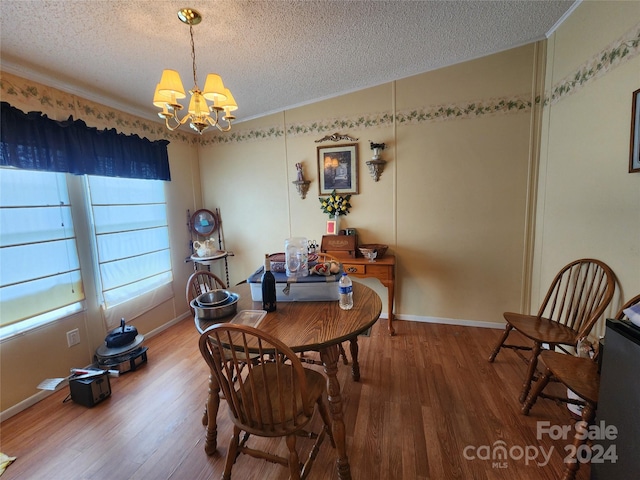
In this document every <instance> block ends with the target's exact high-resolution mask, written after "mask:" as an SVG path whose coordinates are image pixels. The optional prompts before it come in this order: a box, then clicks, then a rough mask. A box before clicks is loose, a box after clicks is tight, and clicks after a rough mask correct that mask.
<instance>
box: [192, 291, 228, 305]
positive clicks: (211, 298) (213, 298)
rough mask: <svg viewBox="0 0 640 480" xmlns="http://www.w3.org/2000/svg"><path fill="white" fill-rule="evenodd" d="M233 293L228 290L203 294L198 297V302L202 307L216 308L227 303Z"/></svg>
mask: <svg viewBox="0 0 640 480" xmlns="http://www.w3.org/2000/svg"><path fill="white" fill-rule="evenodd" d="M230 293H231V292H229V291H227V290H222V289H218V290H211V291H210V292H206V293H203V294H202V295H198V297H196V302H197V303H198V305H200V306H201V307H215V306H216V305H220V304H222V303H224V302H226V301H227V300H228V299H229V295H230Z"/></svg>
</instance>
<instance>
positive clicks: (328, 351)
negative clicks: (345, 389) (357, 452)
mask: <svg viewBox="0 0 640 480" xmlns="http://www.w3.org/2000/svg"><path fill="white" fill-rule="evenodd" d="M338 355H339V351H338V346H337V345H332V346H330V347H328V348H325V349H323V350H322V351H321V352H320V358H321V359H322V364H323V366H324V373H325V374H326V376H327V399H328V401H329V412H330V413H331V420H332V422H331V423H332V427H331V429H332V432H333V439H334V440H335V442H336V450H337V451H338V460H337V462H336V467H337V469H338V478H340V479H341V480H351V468H350V467H349V459H348V458H347V448H346V433H345V426H344V418H343V415H342V396H341V395H340V383H339V382H338V378H337V373H338Z"/></svg>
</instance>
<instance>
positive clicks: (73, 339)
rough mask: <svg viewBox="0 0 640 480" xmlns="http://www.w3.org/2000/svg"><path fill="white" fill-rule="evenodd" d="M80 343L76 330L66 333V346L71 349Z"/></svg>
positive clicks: (78, 333)
mask: <svg viewBox="0 0 640 480" xmlns="http://www.w3.org/2000/svg"><path fill="white" fill-rule="evenodd" d="M79 343H80V331H79V330H78V329H77V328H74V329H73V330H69V331H68V332H67V345H68V346H69V347H73V346H74V345H77V344H79Z"/></svg>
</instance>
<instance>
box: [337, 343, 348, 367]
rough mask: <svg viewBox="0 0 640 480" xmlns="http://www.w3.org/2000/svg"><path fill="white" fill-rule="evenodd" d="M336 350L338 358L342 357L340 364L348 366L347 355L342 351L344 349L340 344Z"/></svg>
mask: <svg viewBox="0 0 640 480" xmlns="http://www.w3.org/2000/svg"><path fill="white" fill-rule="evenodd" d="M338 350H340V356H341V357H342V363H344V364H345V365H349V360H347V353H346V352H345V351H344V347H343V346H342V344H341V343H339V344H338Z"/></svg>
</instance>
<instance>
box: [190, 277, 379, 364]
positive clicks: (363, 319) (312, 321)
mask: <svg viewBox="0 0 640 480" xmlns="http://www.w3.org/2000/svg"><path fill="white" fill-rule="evenodd" d="M228 290H230V291H232V292H235V293H237V294H238V295H239V296H240V299H239V300H238V312H240V311H241V310H261V309H262V302H254V301H253V300H251V290H250V286H249V285H248V284H246V283H244V284H241V285H237V286H235V287H232V288H229V289H228ZM381 311H382V300H381V299H380V297H379V296H378V294H377V293H376V292H375V291H374V290H372V289H371V288H369V287H367V286H366V285H363V284H361V283H355V282H354V284H353V308H352V309H351V310H342V309H341V308H340V306H339V305H338V302H337V301H332V302H278V308H277V310H276V311H275V312H271V313H267V315H266V316H265V317H264V318H263V319H262V320H261V321H260V323H259V324H258V326H257V328H259V329H260V330H262V331H264V332H266V333H268V334H270V335H272V336H274V337H275V338H277V339H279V340H280V341H281V342H283V343H284V344H285V345H288V346H289V348H291V349H292V350H293V351H294V352H303V351H310V350H322V349H323V348H326V347H329V346H331V345H335V344H338V343H342V342H343V341H346V340H349V339H351V338H353V337H354V336H356V335H358V334H360V333H362V332H364V331H365V330H367V329H368V328H369V327H371V326H372V325H373V324H374V323H375V322H376V321H377V320H378V318H379V317H380V312H381ZM232 319H233V317H231V316H230V317H226V318H222V319H219V320H200V319H198V318H197V317H195V324H196V328H197V329H198V331H199V332H200V333H202V332H203V331H204V330H206V329H207V328H208V327H210V326H212V325H214V324H216V323H221V322H225V321H226V322H229V321H231V320H232Z"/></svg>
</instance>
